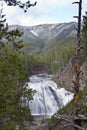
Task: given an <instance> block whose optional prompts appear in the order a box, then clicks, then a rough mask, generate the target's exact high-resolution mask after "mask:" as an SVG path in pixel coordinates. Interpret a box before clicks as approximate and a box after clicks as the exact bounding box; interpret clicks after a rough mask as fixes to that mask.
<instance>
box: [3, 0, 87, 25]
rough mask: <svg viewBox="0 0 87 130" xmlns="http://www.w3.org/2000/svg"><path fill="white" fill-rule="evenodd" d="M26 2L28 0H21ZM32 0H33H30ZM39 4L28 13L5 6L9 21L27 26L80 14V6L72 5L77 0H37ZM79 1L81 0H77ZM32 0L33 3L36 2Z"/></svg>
mask: <svg viewBox="0 0 87 130" xmlns="http://www.w3.org/2000/svg"><path fill="white" fill-rule="evenodd" d="M21 1H23V2H26V1H27V0H21ZM30 1H31V0H30ZM36 1H37V5H36V6H35V7H31V8H29V10H28V12H27V13H24V12H23V10H22V9H20V8H18V7H8V6H6V4H5V5H4V6H3V7H4V13H6V17H7V22H8V23H9V24H21V25H25V26H30V25H37V24H44V23H57V22H67V21H71V20H73V21H74V19H73V15H77V14H78V6H77V5H72V2H74V1H75V0H36ZM77 1H79V0H77ZM34 2H35V0H32V1H31V3H34ZM86 5H87V0H84V1H83V11H82V14H84V11H85V10H86V9H87V6H86Z"/></svg>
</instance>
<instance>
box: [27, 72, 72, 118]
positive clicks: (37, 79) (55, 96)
mask: <svg viewBox="0 0 87 130" xmlns="http://www.w3.org/2000/svg"><path fill="white" fill-rule="evenodd" d="M28 88H32V89H33V90H35V91H36V93H35V94H34V99H33V100H32V101H30V102H29V107H30V110H31V113H32V115H46V116H51V115H52V114H54V113H56V112H57V110H59V109H60V108H61V107H63V106H64V105H66V104H67V103H68V102H69V101H71V100H72V98H73V94H72V93H70V92H68V91H66V90H65V89H64V88H58V87H57V84H56V83H55V82H54V81H52V80H51V77H50V76H49V75H47V74H45V75H33V76H31V77H30V81H29V83H28Z"/></svg>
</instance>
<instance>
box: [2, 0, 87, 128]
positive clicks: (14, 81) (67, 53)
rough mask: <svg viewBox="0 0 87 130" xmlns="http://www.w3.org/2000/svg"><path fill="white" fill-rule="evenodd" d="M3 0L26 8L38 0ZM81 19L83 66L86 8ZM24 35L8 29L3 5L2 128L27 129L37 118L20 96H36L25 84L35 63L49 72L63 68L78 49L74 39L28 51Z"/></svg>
mask: <svg viewBox="0 0 87 130" xmlns="http://www.w3.org/2000/svg"><path fill="white" fill-rule="evenodd" d="M4 1H5V2H6V3H7V5H8V6H19V8H21V9H23V10H24V12H26V11H27V10H28V8H30V7H31V6H35V5H36V2H35V3H33V4H31V3H30V1H28V2H26V3H25V4H24V3H21V2H20V1H18V2H17V1H16V0H4ZM33 8H34V7H33ZM82 22H83V25H82V30H81V46H82V48H83V49H82V50H81V53H80V66H81V65H82V64H83V63H85V62H86V63H87V12H86V13H85V16H83V21H82ZM22 35H23V32H20V30H18V29H15V30H9V25H8V24H7V22H6V16H5V14H4V12H3V7H2V8H1V9H0V130H17V129H18V130H27V128H26V125H25V123H24V122H29V123H30V124H31V123H32V121H33V120H34V118H33V116H32V115H31V111H30V109H29V107H28V106H26V105H22V104H23V103H25V102H26V100H21V97H22V96H24V97H25V98H27V99H28V100H29V101H30V100H33V95H34V93H35V92H34V91H33V90H32V89H28V90H27V88H26V87H25V83H26V82H28V81H29V76H30V75H32V74H33V73H34V68H35V67H39V68H40V67H41V66H42V68H41V69H44V72H46V73H48V74H56V73H57V72H58V71H59V70H61V71H62V69H63V68H64V67H65V66H66V65H67V64H68V62H69V60H70V58H71V57H72V56H73V55H74V54H75V51H76V39H74V41H72V42H71V43H70V41H69V42H67V41H65V42H62V43H59V44H55V46H53V47H51V48H48V49H47V50H44V51H42V52H40V53H39V54H36V53H27V52H26V51H23V48H24V44H23V41H22V40H21V36H22ZM39 71H41V70H40V69H39ZM86 96H87V95H86ZM25 104H26V103H25ZM65 109H66V108H65ZM62 111H63V110H61V111H60V113H62ZM86 112H87V111H86ZM52 118H53V117H52ZM53 120H54V119H53Z"/></svg>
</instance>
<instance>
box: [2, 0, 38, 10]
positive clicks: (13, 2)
mask: <svg viewBox="0 0 87 130" xmlns="http://www.w3.org/2000/svg"><path fill="white" fill-rule="evenodd" d="M3 1H5V2H6V3H7V5H8V6H19V7H20V8H22V9H23V10H24V12H26V11H27V10H28V8H30V7H32V6H35V5H36V4H37V2H35V3H33V4H31V3H30V1H27V2H25V3H23V2H21V1H19V0H3Z"/></svg>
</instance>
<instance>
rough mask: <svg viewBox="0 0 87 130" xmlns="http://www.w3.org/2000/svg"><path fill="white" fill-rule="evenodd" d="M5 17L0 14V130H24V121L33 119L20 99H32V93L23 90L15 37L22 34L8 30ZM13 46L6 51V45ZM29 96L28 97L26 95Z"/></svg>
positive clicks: (20, 65)
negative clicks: (24, 96)
mask: <svg viewBox="0 0 87 130" xmlns="http://www.w3.org/2000/svg"><path fill="white" fill-rule="evenodd" d="M4 17H5V15H3V14H2V10H1V13H0V48H1V49H0V130H15V129H16V127H18V129H19V130H22V129H23V130H24V129H25V128H24V127H25V124H24V122H25V121H31V120H32V119H33V118H32V116H31V112H30V109H29V106H26V105H23V101H22V100H21V97H22V96H23V95H26V97H29V98H28V100H31V99H32V98H33V91H32V90H31V89H29V90H28V92H27V89H26V88H24V87H23V86H24V84H25V82H26V79H27V77H26V73H25V70H24V67H23V65H22V62H21V60H20V58H19V55H18V54H19V53H18V51H16V50H18V49H20V48H21V47H20V46H19V42H18V40H16V38H17V37H20V36H21V35H22V33H21V32H20V31H19V30H17V29H16V30H11V31H9V30H8V25H7V24H5V21H6V19H5V18H4ZM6 43H8V44H10V45H12V46H13V48H14V51H11V50H12V47H11V48H10V49H9V50H10V51H8V48H7V44H6ZM28 94H29V95H28ZM25 102H26V101H25Z"/></svg>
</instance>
